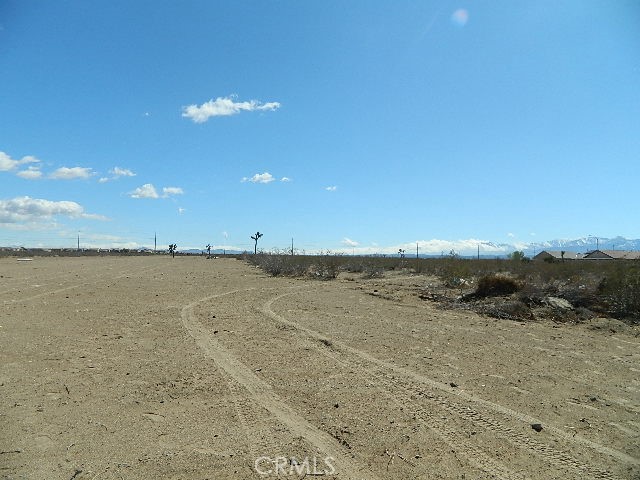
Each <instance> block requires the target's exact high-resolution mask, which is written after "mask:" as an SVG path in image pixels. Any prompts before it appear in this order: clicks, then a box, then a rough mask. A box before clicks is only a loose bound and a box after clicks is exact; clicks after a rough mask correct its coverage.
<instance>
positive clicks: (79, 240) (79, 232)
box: [78, 232, 80, 251]
mask: <svg viewBox="0 0 640 480" xmlns="http://www.w3.org/2000/svg"><path fill="white" fill-rule="evenodd" d="M78 251H80V232H78Z"/></svg>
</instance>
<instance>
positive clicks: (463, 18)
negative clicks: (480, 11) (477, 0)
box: [451, 8, 469, 27]
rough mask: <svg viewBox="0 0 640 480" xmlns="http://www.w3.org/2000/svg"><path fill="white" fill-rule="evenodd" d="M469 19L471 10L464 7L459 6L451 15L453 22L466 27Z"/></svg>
mask: <svg viewBox="0 0 640 480" xmlns="http://www.w3.org/2000/svg"><path fill="white" fill-rule="evenodd" d="M468 21H469V12H468V11H467V10H465V9H464V8H459V9H458V10H456V11H455V12H453V14H452V15H451V23H453V24H454V25H456V26H458V27H464V26H465V25H466V24H467V22H468Z"/></svg>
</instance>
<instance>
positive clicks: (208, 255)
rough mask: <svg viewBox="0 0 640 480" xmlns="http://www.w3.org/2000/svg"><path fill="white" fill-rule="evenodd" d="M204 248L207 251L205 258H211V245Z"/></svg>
mask: <svg viewBox="0 0 640 480" xmlns="http://www.w3.org/2000/svg"><path fill="white" fill-rule="evenodd" d="M204 248H206V249H207V258H211V244H210V243H209V244H207V246H206V247H204Z"/></svg>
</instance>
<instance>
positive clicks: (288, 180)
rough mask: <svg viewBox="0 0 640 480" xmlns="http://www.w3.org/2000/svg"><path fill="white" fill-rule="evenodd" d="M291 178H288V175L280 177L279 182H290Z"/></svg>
mask: <svg viewBox="0 0 640 480" xmlns="http://www.w3.org/2000/svg"><path fill="white" fill-rule="evenodd" d="M291 180H292V179H291V178H289V177H282V178H281V179H280V181H281V182H290V181H291Z"/></svg>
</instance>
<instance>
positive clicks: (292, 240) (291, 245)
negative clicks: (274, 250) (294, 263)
mask: <svg viewBox="0 0 640 480" xmlns="http://www.w3.org/2000/svg"><path fill="white" fill-rule="evenodd" d="M291 256H292V257H293V237H292V238H291Z"/></svg>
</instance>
